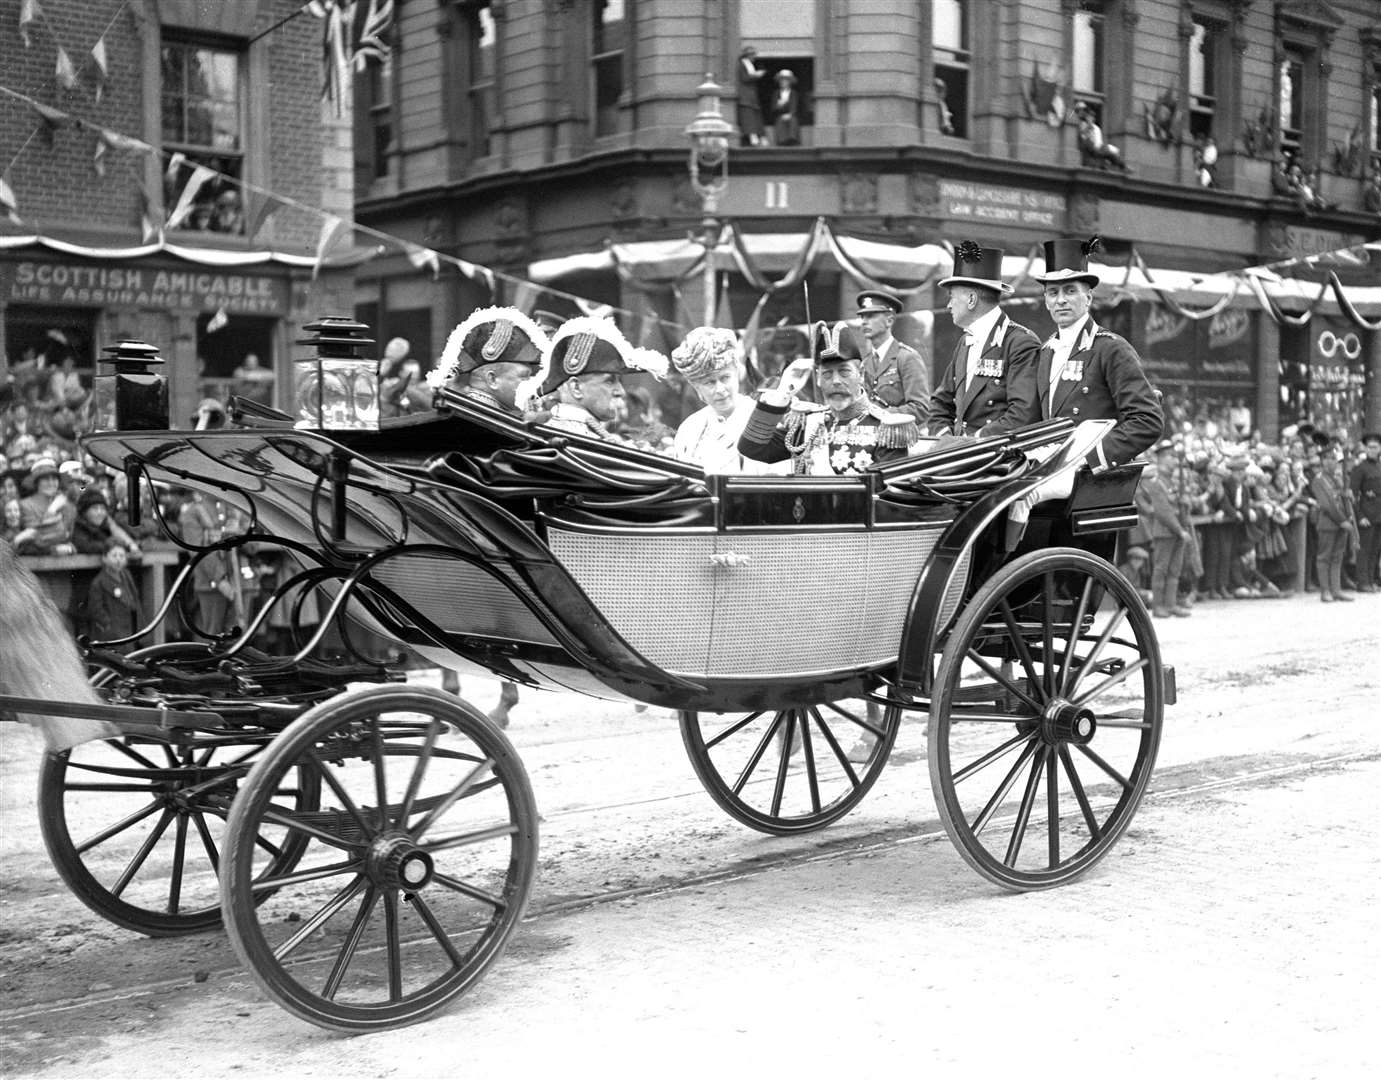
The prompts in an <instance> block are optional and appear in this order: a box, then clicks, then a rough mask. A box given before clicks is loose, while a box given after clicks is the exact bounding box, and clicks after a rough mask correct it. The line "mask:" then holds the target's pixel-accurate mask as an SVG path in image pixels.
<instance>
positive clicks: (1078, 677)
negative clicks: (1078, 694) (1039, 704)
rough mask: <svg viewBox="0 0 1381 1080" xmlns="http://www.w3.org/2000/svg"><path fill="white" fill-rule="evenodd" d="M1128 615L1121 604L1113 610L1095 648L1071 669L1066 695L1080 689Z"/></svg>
mask: <svg viewBox="0 0 1381 1080" xmlns="http://www.w3.org/2000/svg"><path fill="white" fill-rule="evenodd" d="M1126 617H1127V609H1126V608H1125V607H1122V606H1121V605H1119V606H1118V608H1117V610H1116V611H1114V612H1113V614H1112V618H1110V619H1109V620H1108V625H1107V626H1105V627H1104V628H1103V632H1102V633H1101V634H1099V635H1098V640H1097V641H1095V642H1094V643H1093V648H1092V649H1090V650H1089V654H1088V655H1087V656H1086V657H1084V662H1083V663H1082V664H1080V665H1079V666H1078V667H1076V668H1073V669H1072V670H1071V671H1070V675H1069V689H1068V690H1067V691H1066V693H1065V696H1066V697H1069V696H1071V695H1072V694H1073V693H1074V692H1075V691H1076V690H1078V689H1079V684H1080V683H1081V682H1083V681H1084V676H1085V675H1086V674H1087V673H1088V672H1090V671H1092V670H1093V669H1094V665H1095V664H1097V663H1098V657H1099V655H1100V654H1101V653H1102V652H1103V650H1104V649H1105V648H1106V647H1107V644H1108V642H1109V641H1111V640H1112V636H1113V635H1114V634H1115V633H1117V629H1118V627H1120V626H1121V625H1122V621H1123V620H1124V619H1125V618H1126Z"/></svg>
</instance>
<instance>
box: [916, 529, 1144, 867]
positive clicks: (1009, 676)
mask: <svg viewBox="0 0 1381 1080" xmlns="http://www.w3.org/2000/svg"><path fill="white" fill-rule="evenodd" d="M1164 704H1165V700H1164V679H1163V673H1162V670H1161V661H1160V647H1159V645H1158V644H1157V642H1156V635H1155V631H1154V629H1153V628H1152V624H1151V619H1150V616H1149V615H1148V614H1147V612H1146V607H1145V605H1144V604H1142V602H1141V600H1140V598H1139V597H1138V596H1137V594H1136V592H1135V591H1134V590H1133V589H1132V587H1131V586H1130V585H1129V584H1128V583H1127V581H1126V579H1125V578H1123V577H1122V575H1121V574H1120V573H1119V572H1118V571H1117V570H1116V569H1115V568H1114V567H1113V566H1112V565H1111V564H1109V563H1107V562H1105V561H1104V560H1102V559H1099V558H1097V557H1096V556H1093V555H1090V554H1088V553H1086V552H1082V551H1078V550H1075V549H1072V548H1051V549H1048V550H1045V551H1036V552H1032V553H1031V554H1029V555H1025V556H1022V557H1021V558H1019V559H1016V560H1015V561H1013V562H1012V563H1010V564H1009V565H1007V566H1005V567H1003V568H1002V569H1001V570H999V571H998V572H997V573H996V574H995V575H994V576H993V577H992V578H991V579H989V581H988V582H987V583H985V584H984V585H983V587H982V588H980V589H979V590H978V592H977V593H976V594H975V595H974V597H973V598H972V600H970V601H969V602H968V604H967V605H966V606H965V608H964V609H963V611H962V612H961V613H960V616H959V618H958V620H957V621H956V623H955V625H954V629H953V630H952V631H951V632H950V634H949V638H948V640H947V642H946V645H945V649H944V653H943V654H942V656H941V658H940V666H939V669H938V671H937V674H936V682H935V691H934V694H933V696H932V699H931V708H930V724H929V729H928V737H929V757H930V779H931V786H932V788H933V789H934V792H935V802H936V805H937V806H938V807H939V810H940V817H941V820H942V821H943V822H944V825H945V829H946V831H947V832H948V833H949V836H950V839H951V840H953V841H954V844H955V846H956V847H957V848H958V849H959V853H960V854H961V855H962V856H963V857H964V859H965V860H966V861H967V862H968V863H969V864H970V865H971V866H972V867H973V868H974V869H975V870H977V871H978V872H979V873H980V874H982V875H983V876H984V877H986V878H988V879H989V880H990V881H993V882H995V883H996V884H998V885H1001V886H1003V887H1004V888H1008V889H1012V890H1014V891H1025V890H1030V889H1043V888H1049V887H1051V886H1054V885H1060V884H1063V883H1065V882H1068V881H1072V880H1073V879H1074V878H1076V877H1078V876H1079V875H1080V874H1082V873H1084V871H1086V870H1088V869H1089V868H1090V867H1091V866H1093V865H1094V864H1095V863H1096V862H1098V860H1099V859H1101V858H1102V857H1103V856H1104V855H1106V854H1107V853H1108V851H1109V849H1111V847H1112V846H1113V844H1114V843H1116V841H1117V839H1118V837H1120V836H1121V835H1122V833H1123V831H1124V830H1125V829H1126V828H1127V825H1128V823H1129V822H1130V821H1131V819H1132V815H1133V814H1134V813H1135V812H1136V808H1137V806H1138V805H1139V804H1140V802H1141V799H1142V796H1143V795H1144V794H1145V792H1146V787H1147V785H1148V784H1149V782H1150V779H1151V770H1152V767H1153V766H1154V764H1155V760H1156V749H1157V747H1158V746H1159V744H1160V732H1161V721H1162V714H1163V712H1164Z"/></svg>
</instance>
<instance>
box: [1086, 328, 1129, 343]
mask: <svg viewBox="0 0 1381 1080" xmlns="http://www.w3.org/2000/svg"><path fill="white" fill-rule="evenodd" d="M1093 336H1094V337H1096V338H1100V337H1106V338H1112V339H1113V340H1114V341H1121V342H1123V343H1125V342H1126V340H1127V339H1126V338H1124V337H1123V336H1122V335H1121V334H1114V333H1113V332H1112V331H1111V330H1105V329H1104V328H1103V327H1101V326H1100V327H1099V328H1098V329H1097V330H1095V331H1094V332H1093Z"/></svg>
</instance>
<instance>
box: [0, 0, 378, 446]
mask: <svg viewBox="0 0 1381 1080" xmlns="http://www.w3.org/2000/svg"><path fill="white" fill-rule="evenodd" d="M15 8H20V5H17V4H15V5H6V11H7V13H8V12H11V11H12V10H13V9H15ZM322 41H323V31H322V20H321V19H319V18H316V17H313V16H312V15H311V13H310V12H307V11H305V10H304V6H303V5H302V4H301V3H300V2H298V0H244V2H242V3H241V2H237V3H224V4H220V3H217V4H206V3H198V2H195V0H142V2H130V0H43V3H42V4H41V5H23V6H22V8H21V9H20V12H19V24H18V26H17V27H16V25H15V24H14V22H13V21H12V19H11V17H10V16H9V15H8V14H7V16H6V18H5V22H4V25H2V26H0V169H2V170H3V172H0V178H3V180H4V182H5V185H6V188H5V191H6V194H7V199H6V203H7V205H6V206H5V208H4V209H5V211H7V215H6V216H0V327H2V328H3V329H0V363H5V364H8V365H15V366H18V365H21V364H26V363H27V364H30V365H32V364H33V363H34V362H35V361H36V360H37V361H38V362H39V363H45V362H46V363H47V364H49V365H56V364H59V363H61V361H62V360H63V359H65V358H67V357H71V358H72V359H74V360H75V362H76V368H77V371H78V372H79V373H81V374H82V376H83V377H84V378H89V376H90V374H91V373H92V372H93V370H94V368H95V364H96V362H97V360H98V358H99V356H100V350H101V349H102V348H103V347H104V346H106V345H110V344H113V343H115V342H116V341H119V340H121V339H123V338H135V339H139V340H143V341H147V342H149V343H151V344H154V345H156V346H157V347H158V348H159V349H160V350H161V352H162V355H163V357H164V359H165V360H166V361H167V362H168V364H167V368H166V369H165V370H166V371H167V373H168V375H169V378H170V392H171V395H172V409H173V417H174V422H175V423H185V422H186V421H185V418H186V417H188V416H190V415H191V414H192V412H193V411H194V410H195V407H196V404H197V402H198V400H199V399H200V398H202V397H204V396H208V395H210V396H214V397H218V398H221V399H222V400H223V399H224V398H225V397H226V396H227V395H228V394H230V393H240V394H245V395H247V396H251V397H256V398H258V399H260V400H263V401H265V402H266V403H276V404H278V405H281V406H286V405H288V404H289V402H287V401H286V400H285V398H286V397H287V396H289V394H290V390H289V388H290V383H291V379H290V377H289V375H288V370H289V367H290V360H291V357H292V350H293V341H294V339H295V338H296V337H297V336H298V333H299V328H300V327H301V326H302V325H303V324H305V323H307V322H310V321H311V320H312V318H313V317H315V316H316V315H319V314H323V313H346V314H348V313H349V312H350V311H351V310H352V305H353V296H352V290H353V282H352V275H351V273H350V272H341V271H334V270H332V269H330V266H329V260H327V265H326V266H325V268H323V267H321V266H318V261H319V260H318V258H317V256H318V255H319V254H324V253H323V252H322V244H323V239H326V238H335V237H339V236H340V234H341V232H342V230H340V229H336V230H334V231H332V230H331V229H329V228H327V227H326V226H329V225H330V224H331V223H334V222H337V221H342V222H348V221H349V220H350V218H351V215H352V204H353V196H354V193H353V176H352V160H353V151H352V148H351V140H352V138H353V132H352V128H351V121H350V116H349V111H348V105H349V102H348V101H345V102H343V104H344V105H345V106H346V108H345V109H344V110H343V111H341V112H339V113H338V111H337V110H336V109H335V108H334V107H332V106H331V105H330V104H329V103H328V104H325V105H324V104H323V100H322V79H323V67H322ZM344 231H347V232H348V230H344ZM328 234H330V236H329V237H328ZM250 356H253V357H254V359H252V360H251V359H247V358H248V357H250ZM0 374H3V373H0ZM0 381H3V380H0Z"/></svg>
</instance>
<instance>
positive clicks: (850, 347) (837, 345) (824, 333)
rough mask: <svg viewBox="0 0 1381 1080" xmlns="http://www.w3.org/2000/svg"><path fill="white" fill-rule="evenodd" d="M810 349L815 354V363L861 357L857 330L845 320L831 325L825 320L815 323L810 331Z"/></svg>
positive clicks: (861, 348) (861, 352)
mask: <svg viewBox="0 0 1381 1080" xmlns="http://www.w3.org/2000/svg"><path fill="white" fill-rule="evenodd" d="M811 351H812V352H813V353H814V354H815V362H816V363H817V364H829V363H837V362H838V361H840V360H862V359H863V346H862V343H861V342H860V341H859V340H858V331H857V330H855V329H854V328H853V327H852V326H850V325H849V324H848V323H846V322H837V323H835V324H834V325H833V326H831V325H830V324H829V323H827V322H818V323H816V324H815V327H814V330H813V331H812V333H811Z"/></svg>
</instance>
